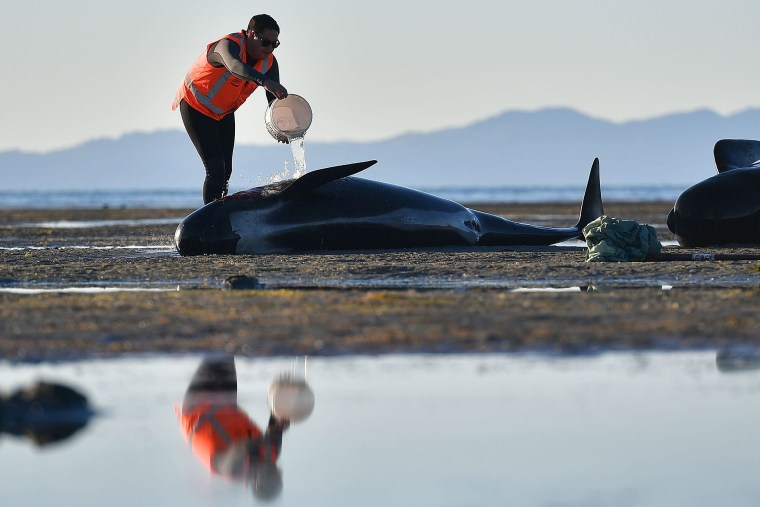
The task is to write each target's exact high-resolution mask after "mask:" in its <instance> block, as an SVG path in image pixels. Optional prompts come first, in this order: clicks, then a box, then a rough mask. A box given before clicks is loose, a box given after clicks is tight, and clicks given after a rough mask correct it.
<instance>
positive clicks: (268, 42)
mask: <svg viewBox="0 0 760 507" xmlns="http://www.w3.org/2000/svg"><path fill="white" fill-rule="evenodd" d="M256 37H257V38H258V39H259V42H261V45H262V46H264V47H265V48H268V47H269V46H272V49H275V48H277V47H278V46H279V45H280V41H279V40H270V39H267V38H264V37H262V36H261V35H259V34H256Z"/></svg>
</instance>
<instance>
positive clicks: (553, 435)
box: [0, 351, 760, 507]
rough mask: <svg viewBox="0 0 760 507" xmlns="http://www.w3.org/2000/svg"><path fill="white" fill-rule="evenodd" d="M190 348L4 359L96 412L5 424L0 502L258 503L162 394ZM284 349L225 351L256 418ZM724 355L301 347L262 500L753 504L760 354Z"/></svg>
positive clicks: (190, 367) (177, 392)
mask: <svg viewBox="0 0 760 507" xmlns="http://www.w3.org/2000/svg"><path fill="white" fill-rule="evenodd" d="M200 361H201V358H200V357H196V356H183V357H173V358H170V357H140V358H130V359H123V360H104V361H101V360H93V361H84V362H78V363H63V364H39V365H29V364H21V365H12V364H8V363H0V378H1V379H2V385H0V388H1V389H2V390H3V391H9V390H11V389H13V388H16V387H19V386H22V385H26V384H29V383H30V382H32V381H33V380H34V379H37V378H44V379H48V380H53V381H58V382H63V383H66V384H69V385H71V386H73V387H77V388H78V389H80V390H82V391H83V392H85V393H86V394H87V395H88V396H89V398H90V401H91V403H92V404H93V406H94V407H95V409H96V410H98V411H99V412H100V415H99V416H98V417H96V418H95V419H94V420H93V421H92V422H91V423H90V424H89V425H88V426H87V427H85V428H84V429H83V430H81V431H80V432H78V433H76V434H75V435H74V436H73V437H71V438H69V439H68V440H65V441H63V442H59V443H58V444H54V445H51V446H49V447H43V448H36V447H35V446H34V445H32V444H31V443H30V442H29V441H28V440H26V439H19V438H13V437H5V436H3V437H2V438H0V460H2V463H3V464H4V466H3V473H2V474H0V504H2V505H24V506H37V505H40V506H42V505H58V504H61V505H77V506H102V505H110V506H114V507H120V506H132V505H183V506H189V507H191V506H196V505H198V506H205V505H233V506H234V505H251V504H252V503H258V501H257V500H255V499H254V498H253V497H252V494H251V491H250V490H249V489H248V488H247V486H246V485H245V484H244V483H242V482H236V481H232V480H227V479H222V478H219V477H218V476H212V475H211V474H210V473H209V472H208V471H207V470H206V469H205V468H204V467H203V466H202V465H201V464H200V463H199V462H198V461H196V459H195V457H194V455H193V454H192V452H191V451H190V449H189V447H188V445H187V444H186V442H185V441H184V440H183V438H182V437H181V435H180V432H179V426H178V422H177V418H176V416H175V412H174V410H175V408H174V407H175V405H176V404H179V403H181V400H182V397H183V394H184V391H185V389H186V387H187V385H188V382H189V380H190V377H191V376H192V374H193V372H194V370H195V369H196V367H197V366H198V364H199V363H200ZM292 364H293V360H292V359H290V358H279V359H247V358H238V359H237V371H238V403H239V405H240V406H241V407H243V408H244V409H245V410H246V411H247V413H248V414H249V415H250V416H251V417H252V419H253V420H254V421H256V422H257V423H259V424H261V425H263V424H265V423H266V419H267V417H268V409H267V404H266V391H267V388H268V386H269V384H270V382H271V381H272V380H273V379H274V378H276V377H277V375H278V374H279V373H280V372H282V371H283V370H287V369H289V368H291V366H292ZM726 364H729V366H726ZM730 364H736V363H730V362H729V363H725V362H724V363H722V367H721V368H720V369H719V368H718V363H717V362H716V352H715V351H699V352H685V353H681V352H679V353H663V352H648V353H637V354H624V353H615V354H605V355H600V356H582V357H572V358H568V357H547V356H539V355H455V356H419V355H413V356H383V357H342V358H310V360H309V371H308V380H309V383H310V385H311V387H312V388H313V390H314V392H315V395H316V407H315V409H314V412H313V414H312V415H311V417H310V418H309V419H307V420H306V421H303V422H301V423H297V424H295V423H294V424H293V425H292V426H291V428H290V429H289V430H287V431H286V432H285V434H284V437H283V447H282V454H281V456H280V459H279V461H278V466H279V468H280V470H281V472H282V477H283V483H284V486H283V490H282V493H281V494H280V496H279V497H278V498H277V499H276V500H275V501H274V502H272V504H273V505H330V506H336V505H338V506H340V505H346V506H348V505H357V504H361V505H371V506H372V505H383V506H386V505H420V506H426V505H430V506H440V505H483V506H488V505H494V506H496V505H498V506H502V505H524V506H532V505H536V506H539V505H541V506H543V505H612V506H634V505H647V506H659V505H662V506H672V505H689V506H701V505H705V506H707V505H709V506H714V505H734V506H743V505H757V503H758V501H759V500H760V484H758V482H757V480H756V473H757V471H758V470H760V452H758V449H757V446H755V444H754V442H755V436H756V429H757V426H758V423H759V422H760V403H758V400H760V370H755V369H753V368H754V367H755V366H756V364H757V363H756V362H750V363H742V368H741V369H742V371H741V372H730V370H731V368H730Z"/></svg>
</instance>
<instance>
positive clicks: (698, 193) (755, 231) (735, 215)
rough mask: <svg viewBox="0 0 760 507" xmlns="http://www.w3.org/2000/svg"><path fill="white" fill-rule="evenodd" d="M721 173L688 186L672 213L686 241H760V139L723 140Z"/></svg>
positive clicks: (718, 149) (673, 227)
mask: <svg viewBox="0 0 760 507" xmlns="http://www.w3.org/2000/svg"><path fill="white" fill-rule="evenodd" d="M713 152H714V155H715V165H716V166H717V168H718V174H716V175H715V176H712V177H710V178H707V179H706V180H704V181H701V182H700V183H697V184H696V185H694V186H692V187H690V188H688V189H686V190H685V191H684V192H683V193H682V194H681V195H680V196H679V197H678V199H677V200H676V203H675V206H673V209H672V210H671V211H670V213H669V214H668V229H670V232H672V233H673V234H675V236H676V239H677V240H678V243H679V244H680V245H681V246H687V247H694V246H706V245H722V244H727V243H760V141H748V140H741V139H722V140H720V141H718V142H717V143H716V144H715V148H714V150H713Z"/></svg>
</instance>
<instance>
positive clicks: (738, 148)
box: [713, 139, 760, 173]
mask: <svg viewBox="0 0 760 507" xmlns="http://www.w3.org/2000/svg"><path fill="white" fill-rule="evenodd" d="M713 153H714V155H715V165H716V166H717V168H718V172H719V173H722V172H726V171H730V170H731V169H741V168H744V167H752V166H753V165H755V163H756V162H758V160H760V141H752V140H747V139H721V140H720V141H718V142H717V143H715V148H713Z"/></svg>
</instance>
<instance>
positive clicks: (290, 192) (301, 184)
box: [280, 160, 377, 199]
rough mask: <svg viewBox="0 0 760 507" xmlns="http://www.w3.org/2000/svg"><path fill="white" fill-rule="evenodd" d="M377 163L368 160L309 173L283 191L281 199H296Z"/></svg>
mask: <svg viewBox="0 0 760 507" xmlns="http://www.w3.org/2000/svg"><path fill="white" fill-rule="evenodd" d="M376 163H377V160H368V161H366V162H356V163H354V164H346V165H336V166H335V167H326V168H325V169H317V170H316V171H311V172H308V173H306V174H304V175H303V176H301V177H300V178H298V179H297V180H295V181H294V182H293V183H291V184H290V185H289V186H288V187H287V188H286V189H285V190H283V191H282V193H281V194H280V197H281V198H282V199H294V198H296V197H298V196H300V195H303V194H304V193H306V192H310V191H312V190H314V189H315V188H319V187H321V186H322V185H324V184H325V183H330V182H331V181H335V180H339V179H341V178H345V177H346V176H351V175H352V174H356V173H358V172H361V171H363V170H365V169H366V168H368V167H370V166H373V165H375V164H376Z"/></svg>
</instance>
